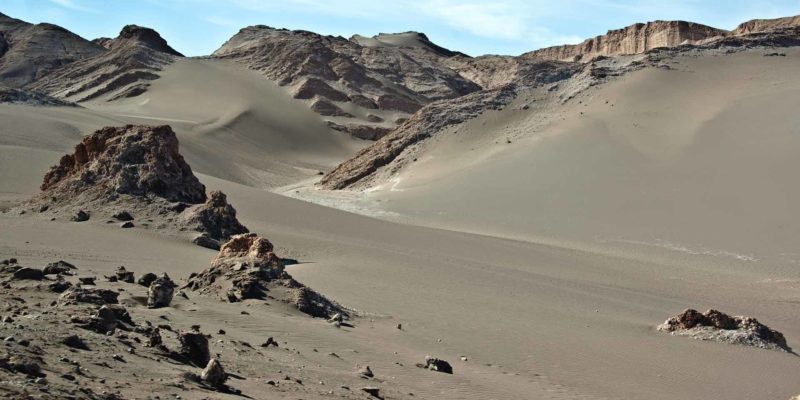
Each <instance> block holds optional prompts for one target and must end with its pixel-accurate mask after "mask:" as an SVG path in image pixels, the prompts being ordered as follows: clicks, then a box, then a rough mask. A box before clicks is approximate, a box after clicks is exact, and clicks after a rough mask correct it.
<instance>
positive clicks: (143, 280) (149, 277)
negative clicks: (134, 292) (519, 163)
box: [138, 272, 158, 287]
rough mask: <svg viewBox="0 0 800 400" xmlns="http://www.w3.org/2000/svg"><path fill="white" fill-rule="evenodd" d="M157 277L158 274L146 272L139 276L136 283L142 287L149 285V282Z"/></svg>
mask: <svg viewBox="0 0 800 400" xmlns="http://www.w3.org/2000/svg"><path fill="white" fill-rule="evenodd" d="M156 279H158V276H157V275H156V274H154V273H152V272H148V273H146V274H144V275H142V276H140V277H139V281H138V283H139V284H140V285H142V286H144V287H150V284H151V283H153V281H155V280H156Z"/></svg>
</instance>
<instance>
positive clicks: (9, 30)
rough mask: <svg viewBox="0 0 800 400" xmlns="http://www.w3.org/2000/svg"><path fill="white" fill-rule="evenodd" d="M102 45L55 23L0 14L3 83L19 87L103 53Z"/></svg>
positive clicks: (0, 53) (1, 74) (0, 58)
mask: <svg viewBox="0 0 800 400" xmlns="http://www.w3.org/2000/svg"><path fill="white" fill-rule="evenodd" d="M103 51H104V49H103V47H102V46H100V45H98V44H95V43H92V42H90V41H88V40H86V39H84V38H82V37H80V36H78V35H76V34H74V33H72V32H70V31H68V30H66V29H64V28H61V27H59V26H56V25H52V24H36V25H34V24H29V23H27V22H24V21H20V20H18V19H14V18H11V17H8V16H6V15H4V14H0V83H2V84H4V85H5V86H8V87H12V88H19V87H22V86H25V85H26V84H28V83H31V82H33V81H35V80H37V79H39V78H41V77H42V76H44V75H46V74H48V73H49V72H51V71H52V70H54V69H57V68H59V67H61V66H63V65H66V64H70V63H72V62H75V61H78V60H83V59H86V58H89V57H93V56H96V55H98V54H101V53H103Z"/></svg>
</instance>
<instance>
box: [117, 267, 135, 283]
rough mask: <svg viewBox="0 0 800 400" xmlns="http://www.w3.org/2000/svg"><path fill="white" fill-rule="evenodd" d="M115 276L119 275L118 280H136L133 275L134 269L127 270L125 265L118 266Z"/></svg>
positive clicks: (127, 281)
mask: <svg viewBox="0 0 800 400" xmlns="http://www.w3.org/2000/svg"><path fill="white" fill-rule="evenodd" d="M114 276H116V277H117V280H118V281H121V282H125V283H133V282H135V281H136V279H135V278H134V276H133V271H128V270H126V269H125V266H124V265H120V266H119V268H117V270H116V272H114Z"/></svg>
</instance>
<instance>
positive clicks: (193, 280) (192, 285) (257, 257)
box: [184, 233, 347, 318]
mask: <svg viewBox="0 0 800 400" xmlns="http://www.w3.org/2000/svg"><path fill="white" fill-rule="evenodd" d="M184 288H186V289H189V290H192V291H196V292H198V293H201V294H206V295H211V296H216V297H219V298H220V299H223V300H227V301H230V302H237V301H242V300H247V299H257V300H263V299H266V298H267V293H269V297H270V298H274V299H278V300H281V301H284V302H286V303H290V304H294V305H295V306H296V307H297V309H298V310H300V311H302V312H304V313H306V314H309V315H311V316H314V317H320V318H329V317H330V316H331V315H333V314H337V313H338V314H341V315H347V313H346V312H345V311H344V309H343V308H342V307H341V306H339V305H338V304H336V303H334V302H332V301H330V300H328V299H326V298H325V297H324V296H322V295H320V294H319V293H316V292H314V291H313V290H311V289H310V288H308V287H306V286H304V285H303V284H301V283H299V282H297V281H295V280H294V279H292V277H291V275H289V274H288V273H287V272H286V271H285V270H284V265H283V262H282V260H281V259H280V258H279V257H278V256H277V255H275V253H274V252H273V246H272V243H270V242H269V240H267V239H266V238H263V237H260V236H258V235H257V234H255V233H247V234H242V235H236V236H233V237H232V238H231V240H230V241H228V242H227V243H225V244H224V245H222V247H221V248H220V251H219V254H217V257H216V258H214V260H213V261H212V262H211V267H210V268H208V269H206V270H204V271H202V272H200V273H199V274H192V276H190V277H189V280H188V282H187V284H186V285H185V286H184Z"/></svg>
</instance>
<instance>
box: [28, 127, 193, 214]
mask: <svg viewBox="0 0 800 400" xmlns="http://www.w3.org/2000/svg"><path fill="white" fill-rule="evenodd" d="M41 189H42V191H44V192H45V194H46V195H47V196H49V197H51V198H52V197H63V199H58V200H56V203H58V202H59V201H69V200H70V199H73V198H75V197H76V196H82V197H84V198H88V199H91V200H96V199H100V200H104V199H109V198H113V197H114V196H118V195H122V194H125V195H132V196H148V195H152V196H156V197H160V198H163V199H165V200H167V201H170V202H186V203H202V202H205V200H206V194H205V186H203V184H201V183H200V181H199V180H197V178H196V177H195V176H194V174H193V173H192V169H191V167H189V165H188V164H187V163H186V161H184V159H183V157H182V156H181V155H180V153H179V152H178V138H177V137H176V136H175V133H174V132H173V131H172V129H171V128H170V127H169V126H167V125H162V126H145V125H127V126H124V127H108V128H103V129H100V130H98V131H96V132H94V133H93V134H91V135H89V136H86V137H85V138H84V139H83V141H82V142H81V143H79V144H78V145H77V146H75V151H74V153H73V154H67V155H65V156H63V157H61V160H60V161H59V164H58V165H57V166H55V167H53V168H52V169H51V170H50V171H49V172H48V173H47V174H46V175H45V177H44V182H43V183H42V185H41Z"/></svg>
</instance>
